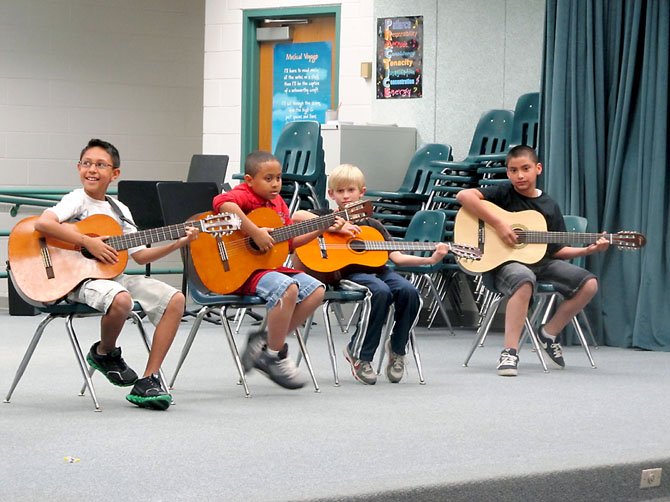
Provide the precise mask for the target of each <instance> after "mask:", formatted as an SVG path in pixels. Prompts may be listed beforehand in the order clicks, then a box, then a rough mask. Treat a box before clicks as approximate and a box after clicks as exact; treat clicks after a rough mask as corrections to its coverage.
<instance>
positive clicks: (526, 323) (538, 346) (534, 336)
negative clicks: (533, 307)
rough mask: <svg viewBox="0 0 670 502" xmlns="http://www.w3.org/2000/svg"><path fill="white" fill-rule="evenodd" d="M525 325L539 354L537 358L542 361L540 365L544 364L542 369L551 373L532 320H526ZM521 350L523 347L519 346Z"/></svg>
mask: <svg viewBox="0 0 670 502" xmlns="http://www.w3.org/2000/svg"><path fill="white" fill-rule="evenodd" d="M524 325H525V326H526V330H527V332H528V335H529V336H530V341H531V342H532V343H533V347H535V351H536V352H537V357H538V358H539V359H540V364H542V369H543V370H544V372H545V373H549V369H548V368H547V363H546V362H545V361H544V357H543V356H542V348H541V347H540V341H539V340H538V339H537V334H536V333H535V330H534V329H533V326H532V324H531V323H530V320H529V319H528V317H526V318H525V319H524ZM519 348H521V345H519Z"/></svg>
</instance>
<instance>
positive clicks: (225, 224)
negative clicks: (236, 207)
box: [200, 213, 242, 237]
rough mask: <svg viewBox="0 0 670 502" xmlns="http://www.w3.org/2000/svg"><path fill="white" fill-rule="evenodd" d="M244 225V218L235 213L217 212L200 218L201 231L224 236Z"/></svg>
mask: <svg viewBox="0 0 670 502" xmlns="http://www.w3.org/2000/svg"><path fill="white" fill-rule="evenodd" d="M241 226H242V220H241V219H240V217H239V216H237V215H236V214H234V213H216V214H210V215H208V216H205V217H204V218H203V219H201V220H200V231H201V232H206V233H208V234H212V235H216V236H218V237H222V236H224V235H229V234H232V233H233V232H234V231H235V230H239V229H240V227H241Z"/></svg>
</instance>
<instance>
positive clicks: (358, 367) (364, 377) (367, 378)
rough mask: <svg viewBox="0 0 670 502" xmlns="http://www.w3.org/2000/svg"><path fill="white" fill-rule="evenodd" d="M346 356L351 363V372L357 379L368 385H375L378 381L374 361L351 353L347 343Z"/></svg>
mask: <svg viewBox="0 0 670 502" xmlns="http://www.w3.org/2000/svg"><path fill="white" fill-rule="evenodd" d="M344 358H345V359H346V360H347V361H348V362H349V365H350V366H351V374H352V375H354V378H355V379H356V380H358V381H359V382H361V383H364V384H366V385H374V384H376V383H377V374H376V373H375V370H373V369H372V363H371V362H370V361H363V360H361V359H356V358H355V357H354V356H353V354H352V353H351V349H350V348H349V345H345V347H344Z"/></svg>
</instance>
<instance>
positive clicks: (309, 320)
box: [295, 312, 314, 366]
mask: <svg viewBox="0 0 670 502" xmlns="http://www.w3.org/2000/svg"><path fill="white" fill-rule="evenodd" d="M313 321H314V312H312V313H311V314H310V315H309V317H308V318H307V319H305V331H304V333H303V334H302V338H303V340H305V344H307V341H308V340H309V334H310V333H311V332H312V322H313ZM301 362H302V352H298V355H297V356H296V358H295V365H296V366H300V363H301Z"/></svg>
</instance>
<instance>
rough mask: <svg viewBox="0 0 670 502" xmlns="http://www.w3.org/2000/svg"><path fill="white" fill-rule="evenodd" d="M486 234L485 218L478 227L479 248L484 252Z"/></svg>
mask: <svg viewBox="0 0 670 502" xmlns="http://www.w3.org/2000/svg"><path fill="white" fill-rule="evenodd" d="M485 235H486V223H485V222H484V220H481V219H480V220H479V227H478V228H477V248H478V249H479V251H481V252H482V253H483V252H484V236H485Z"/></svg>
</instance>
